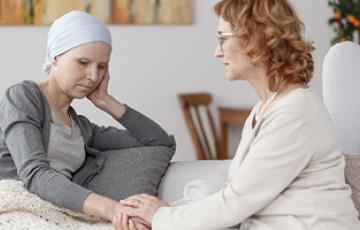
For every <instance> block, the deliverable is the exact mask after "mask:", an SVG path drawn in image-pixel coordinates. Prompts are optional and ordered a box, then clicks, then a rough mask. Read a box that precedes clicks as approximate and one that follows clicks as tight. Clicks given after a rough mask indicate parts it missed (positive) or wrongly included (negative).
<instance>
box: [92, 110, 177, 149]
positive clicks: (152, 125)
mask: <svg viewBox="0 0 360 230" xmlns="http://www.w3.org/2000/svg"><path fill="white" fill-rule="evenodd" d="M117 121H118V122H119V123H120V124H122V125H123V126H124V127H125V128H126V130H124V129H118V128H116V127H103V126H98V125H96V124H93V123H92V125H91V126H92V133H93V136H92V147H94V148H96V149H98V150H101V151H105V150H109V149H123V148H130V147H140V146H165V147H169V148H173V149H175V139H174V137H173V136H170V135H168V134H167V133H166V131H165V130H164V129H162V128H161V127H160V125H158V124H157V123H156V122H154V121H153V120H151V119H150V118H148V117H146V116H145V115H143V114H141V113H139V112H138V111H136V110H134V109H132V108H131V107H128V106H127V107H126V111H125V113H124V114H123V116H122V117H121V118H119V119H117Z"/></svg>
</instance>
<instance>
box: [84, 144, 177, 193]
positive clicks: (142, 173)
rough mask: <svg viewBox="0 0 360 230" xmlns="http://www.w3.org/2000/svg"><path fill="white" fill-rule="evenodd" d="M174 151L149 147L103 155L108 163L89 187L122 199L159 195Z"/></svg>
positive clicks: (161, 147)
mask: <svg viewBox="0 0 360 230" xmlns="http://www.w3.org/2000/svg"><path fill="white" fill-rule="evenodd" d="M174 153H175V151H174V149H172V148H168V147H164V146H146V147H136V148H128V149H119V150H110V151H106V152H103V154H104V155H105V156H106V161H105V165H104V167H103V169H102V170H101V172H100V173H99V174H97V175H96V176H94V178H92V180H91V181H90V182H89V183H88V185H87V188H88V189H90V190H92V191H93V192H95V193H98V194H101V195H103V196H106V197H109V198H112V199H115V200H121V199H125V198H127V197H129V196H131V195H133V194H137V193H147V194H150V195H157V191H158V187H159V184H160V181H161V178H162V176H163V175H164V174H165V171H166V169H167V167H168V166H169V163H170V160H171V158H172V156H173V155H174Z"/></svg>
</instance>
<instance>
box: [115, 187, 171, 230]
mask: <svg viewBox="0 0 360 230" xmlns="http://www.w3.org/2000/svg"><path fill="white" fill-rule="evenodd" d="M120 204H121V205H123V207H124V208H123V215H122V217H121V218H119V217H115V218H114V220H113V225H114V227H115V229H116V230H137V229H139V230H140V229H150V226H151V223H152V219H153V217H154V215H155V213H156V211H157V210H158V209H159V208H161V207H167V206H169V204H168V203H166V202H164V201H162V200H160V199H159V198H157V197H154V196H150V195H148V194H144V193H143V194H137V195H133V196H131V197H129V198H127V199H125V200H121V201H120ZM129 217H131V218H129ZM144 221H145V222H144ZM139 227H145V228H139Z"/></svg>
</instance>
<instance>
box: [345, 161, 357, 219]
mask: <svg viewBox="0 0 360 230" xmlns="http://www.w3.org/2000/svg"><path fill="white" fill-rule="evenodd" d="M344 155H345V162H346V166H345V179H346V183H348V184H349V185H350V187H351V190H352V196H351V198H352V200H353V201H354V205H355V208H356V209H357V210H358V212H359V218H360V155H358V154H357V155H355V154H344Z"/></svg>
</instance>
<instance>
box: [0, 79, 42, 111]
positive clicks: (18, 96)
mask: <svg viewBox="0 0 360 230" xmlns="http://www.w3.org/2000/svg"><path fill="white" fill-rule="evenodd" d="M0 105H1V108H2V109H5V110H7V109H11V110H12V109H16V110H21V111H24V112H28V113H35V112H36V113H39V112H41V111H42V112H44V106H45V102H44V101H43V97H42V93H41V92H40V89H39V88H38V87H37V85H36V83H35V82H33V81H23V82H20V83H17V84H14V85H12V86H10V87H9V88H8V89H7V90H6V91H5V95H4V96H3V97H2V99H1V101H0Z"/></svg>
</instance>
